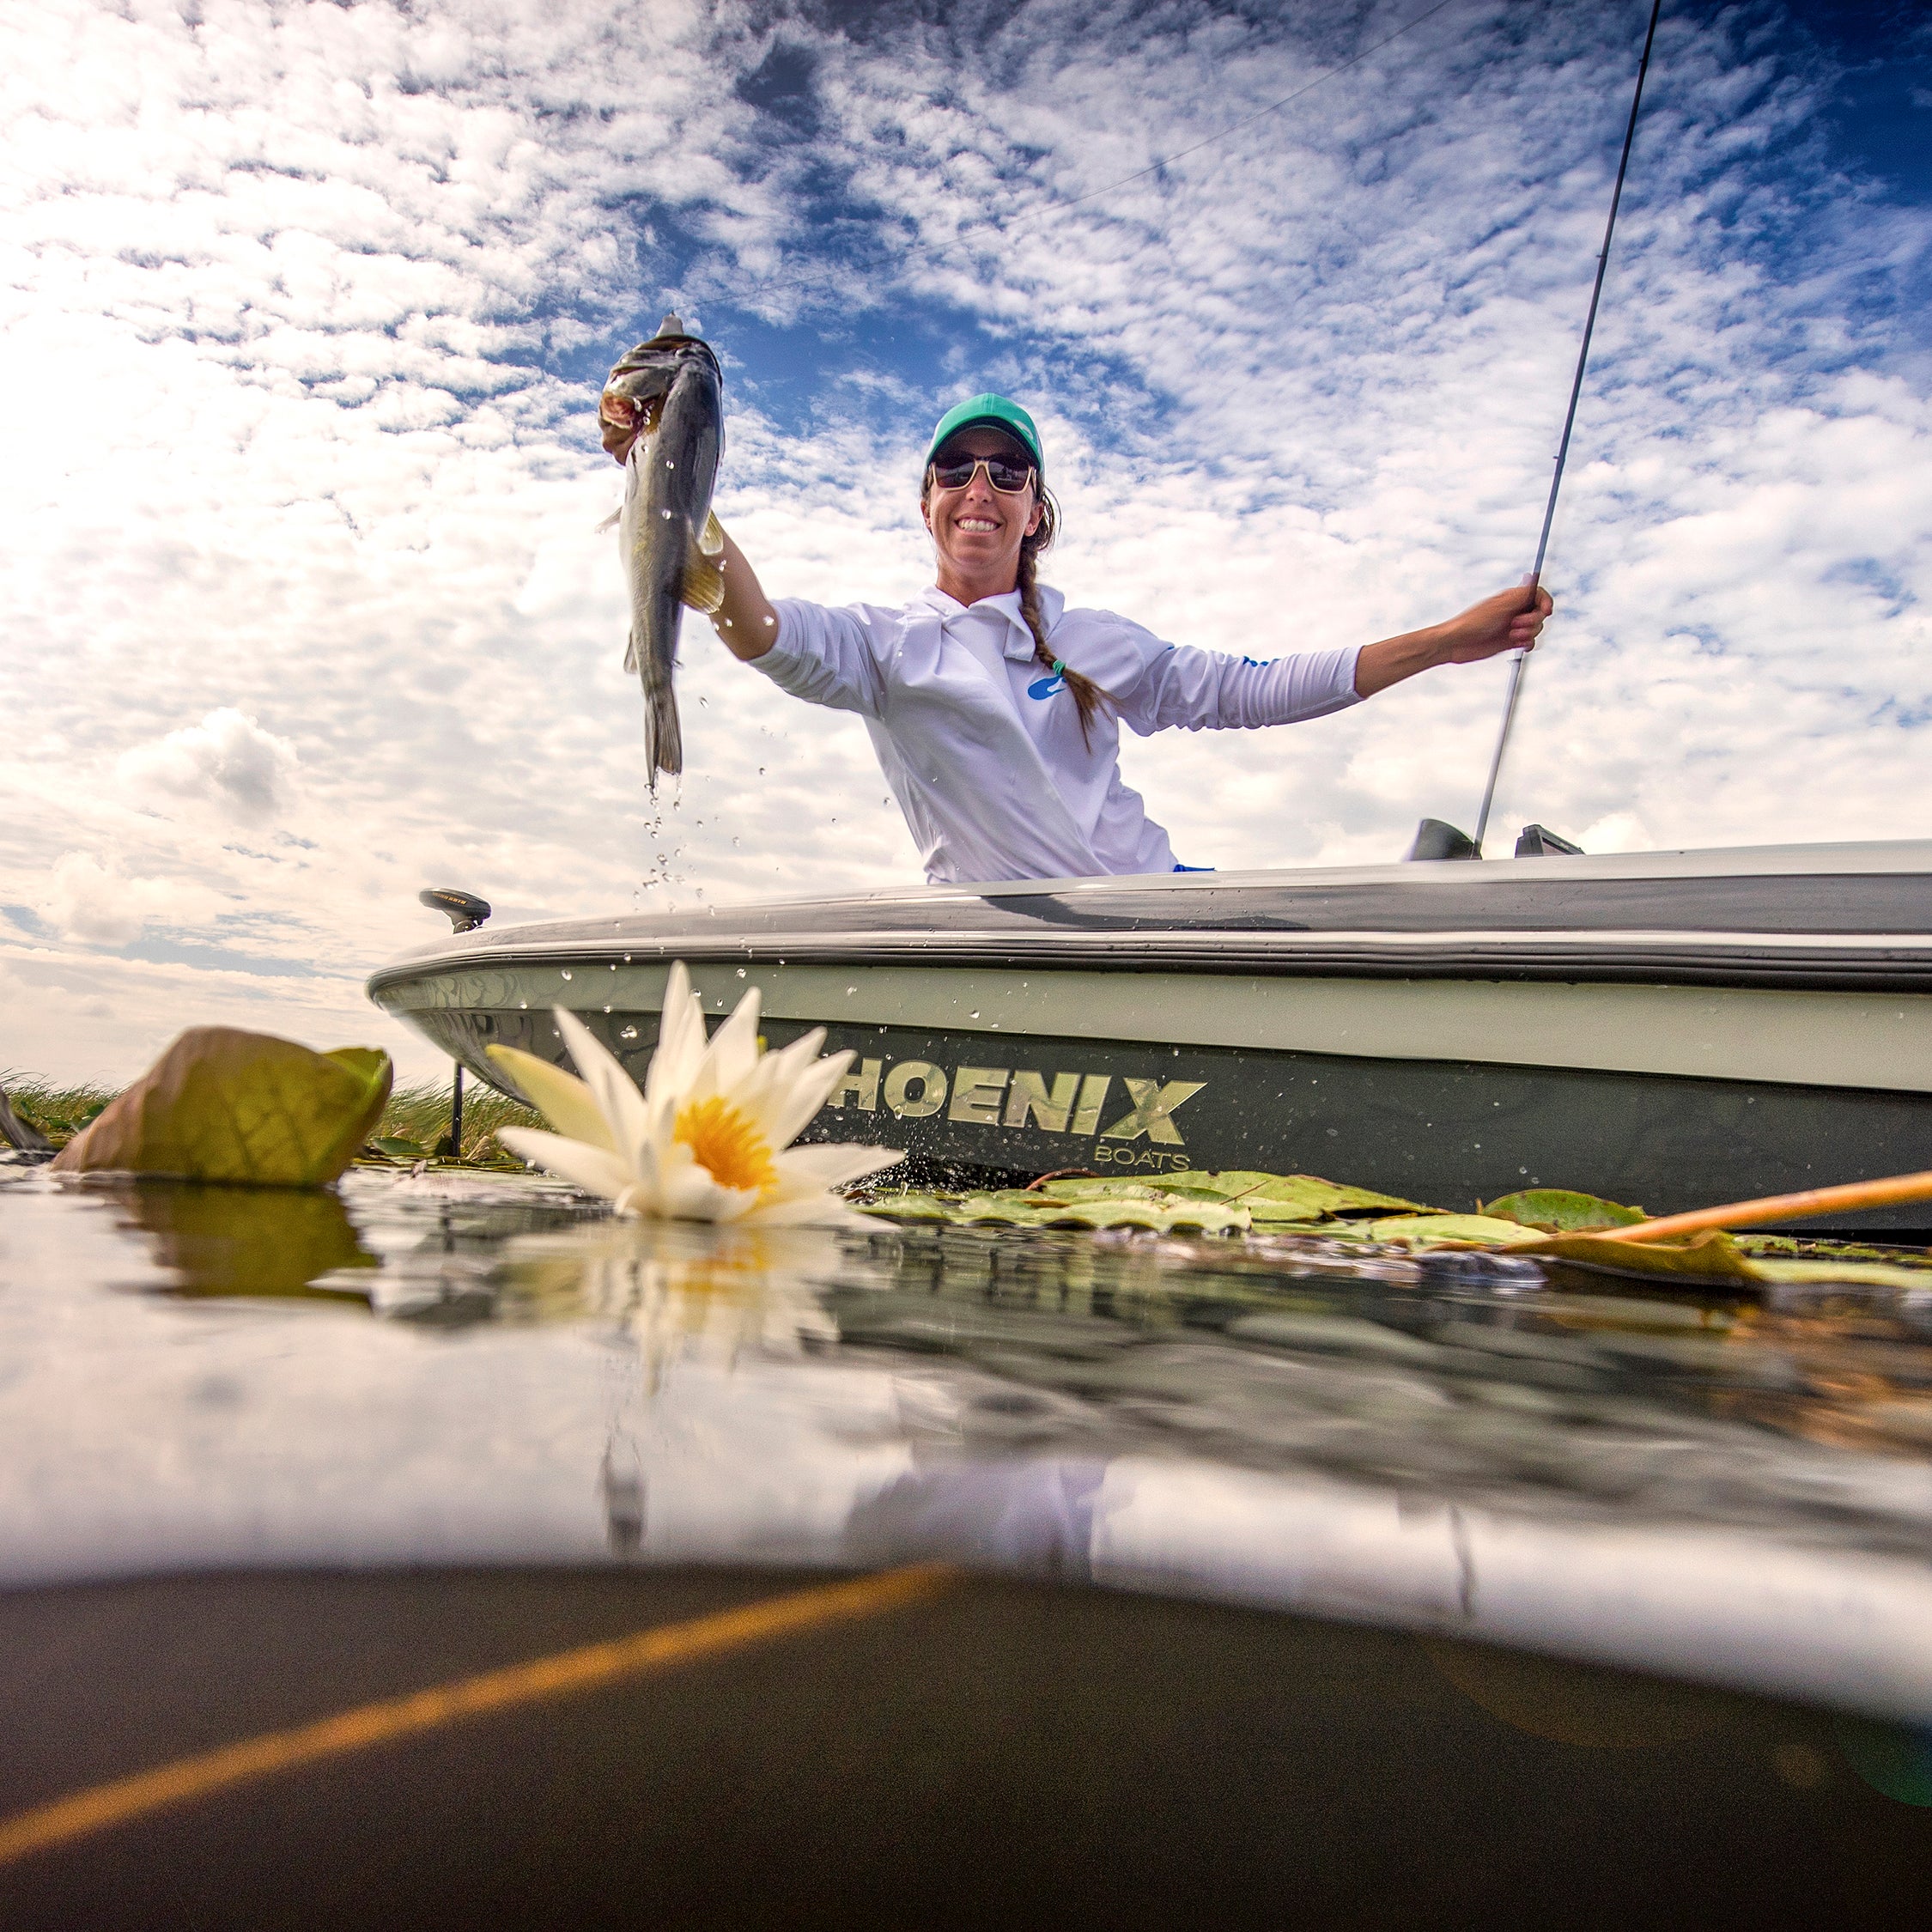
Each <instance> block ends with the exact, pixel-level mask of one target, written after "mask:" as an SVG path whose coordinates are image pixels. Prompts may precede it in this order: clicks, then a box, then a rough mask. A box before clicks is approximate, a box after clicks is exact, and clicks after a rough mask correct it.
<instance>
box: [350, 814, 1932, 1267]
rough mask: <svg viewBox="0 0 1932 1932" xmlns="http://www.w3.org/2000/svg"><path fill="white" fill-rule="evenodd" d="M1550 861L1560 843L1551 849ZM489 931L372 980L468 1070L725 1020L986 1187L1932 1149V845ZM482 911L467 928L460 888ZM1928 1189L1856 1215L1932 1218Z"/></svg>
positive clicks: (1546, 1174)
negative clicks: (582, 1028)
mask: <svg viewBox="0 0 1932 1932" xmlns="http://www.w3.org/2000/svg"><path fill="white" fill-rule="evenodd" d="M1528 850H1530V851H1531V852H1534V851H1536V850H1537V842H1536V841H1534V840H1533V839H1532V840H1528ZM424 897H425V900H426V901H428V902H435V903H440V904H442V905H443V906H444V907H445V909H447V910H450V911H451V912H452V914H453V917H454V918H456V920H457V923H458V924H459V927H461V926H464V925H465V924H467V925H468V926H469V928H470V929H468V930H459V932H458V933H454V934H453V935H451V936H450V937H448V938H446V939H442V940H440V942H438V943H435V944H432V945H425V946H422V947H420V948H418V949H417V950H416V951H413V952H411V953H409V954H407V955H406V956H404V957H403V958H401V959H399V960H397V961H396V962H394V963H392V964H390V965H387V966H385V967H384V968H382V969H381V970H380V971H379V972H377V973H376V974H375V975H374V976H373V977H372V978H371V980H370V981H369V993H370V995H371V997H372V998H373V999H374V1000H375V1002H376V1004H377V1005H380V1006H381V1007H382V1008H383V1009H384V1010H385V1011H386V1012H391V1013H392V1014H394V1015H396V1016H397V1017H398V1018H402V1019H404V1020H406V1021H408V1022H409V1023H410V1024H411V1025H413V1026H414V1027H416V1029H417V1030H418V1031H420V1032H421V1033H422V1035H423V1036H425V1037H426V1038H428V1040H429V1041H431V1042H433V1043H434V1045H435V1046H437V1047H438V1048H440V1049H442V1050H443V1051H444V1052H446V1053H447V1054H451V1055H453V1057H454V1058H455V1059H456V1060H458V1061H459V1062H460V1063H461V1064H462V1065H463V1066H466V1067H468V1068H469V1069H470V1070H471V1072H474V1073H476V1074H477V1076H479V1077H480V1078H483V1079H484V1080H486V1081H489V1082H490V1083H491V1084H501V1081H500V1078H499V1077H498V1076H497V1075H496V1073H495V1071H494V1069H493V1068H492V1066H491V1065H490V1063H489V1060H488V1059H487V1058H486V1057H485V1054H484V1049H485V1048H487V1047H489V1046H490V1045H491V1044H493V1043H497V1042H501V1043H502V1044H505V1045H509V1046H516V1047H521V1048H525V1049H526V1051H529V1052H532V1053H535V1054H540V1055H543V1056H544V1057H546V1058H549V1059H550V1060H556V1061H558V1062H559V1063H560V1064H562V1063H566V1062H565V1055H564V1053H563V1048H562V1040H561V1038H560V1037H559V1036H558V1033H557V1030H556V1024H555V1022H554V1020H553V1018H552V1016H551V1009H552V1008H554V1007H556V1006H559V1005H561V1006H565V1007H568V1009H569V1010H570V1011H571V1012H574V1013H576V1014H578V1015H579V1016H580V1018H582V1019H583V1020H584V1022H585V1023H586V1024H587V1025H588V1026H589V1027H590V1028H591V1029H592V1030H593V1031H594V1032H595V1033H596V1034H597V1035H598V1037H599V1038H601V1039H602V1040H604V1041H605V1042H606V1043H607V1044H608V1045H609V1046H610V1048H611V1050H612V1051H613V1052H614V1053H615V1054H617V1056H618V1057H619V1058H620V1059H621V1060H623V1062H624V1063H625V1065H626V1066H629V1068H630V1069H631V1070H632V1071H633V1072H635V1073H637V1074H639V1075H641V1073H642V1072H643V1070H644V1066H645V1065H646V1063H647V1060H648V1058H649V1056H650V1053H651V1049H652V1047H653V1043H654V1041H655V1038H656V1034H657V1026H658V1018H659V1009H660V1007H661V1005H662V1001H663V996H664V987H665V977H666V975H667V972H668V970H669V968H670V965H671V962H672V961H673V960H678V959H682V960H683V961H684V963H686V965H687V966H688V967H689V968H690V972H691V975H692V981H693V983H694V985H695V986H696V987H697V988H698V990H699V992H700V993H702V997H703V999H704V1002H705V1005H706V1006H707V1008H708V1009H714V1010H715V1011H716V1012H719V1013H720V1014H722V1013H724V1012H728V1011H729V1010H730V1009H731V1008H732V1006H734V1005H736V1004H737V1002H738V999H739V998H740V997H741V996H742V995H743V994H744V993H745V992H746V991H747V990H748V989H749V988H750V987H757V988H758V989H759V991H760V993H761V994H762V999H763V1012H764V1014H765V1018H766V1022H767V1024H766V1028H765V1036H766V1039H767V1041H768V1042H769V1044H771V1045H781V1044H783V1043H784V1042H787V1041H788V1040H791V1039H793V1038H795V1037H796V1036H798V1035H799V1033H800V1032H802V1031H804V1030H806V1029H808V1028H810V1027H814V1026H823V1028H824V1029H825V1030H826V1036H827V1039H826V1045H827V1049H828V1050H836V1049H838V1048H851V1049H852V1051H853V1053H854V1055H855V1058H854V1062H853V1065H852V1067H851V1070H850V1072H849V1073H848V1076H847V1078H846V1080H845V1082H844V1084H843V1085H842V1086H841V1088H840V1089H839V1091H837V1092H835V1094H834V1095H833V1096H832V1097H831V1099H830V1101H829V1103H828V1104H827V1106H826V1108H825V1109H823V1112H822V1113H821V1114H820V1115H819V1116H818V1117H817V1120H816V1121H814V1122H813V1124H812V1125H811V1127H809V1128H808V1129H807V1130H806V1132H805V1135H804V1136H803V1138H804V1139H808V1140H811V1139H819V1140H860V1141H869V1142H876V1143H880V1144H884V1145H891V1146H897V1147H903V1148H904V1149H905V1150H906V1151H908V1154H909V1155H914V1156H923V1157H926V1160H925V1161H924V1162H921V1163H918V1164H919V1167H920V1169H921V1170H924V1171H925V1172H927V1173H928V1174H929V1173H930V1172H931V1171H932V1165H931V1163H944V1164H945V1165H947V1166H954V1165H957V1166H961V1167H963V1168H966V1169H969V1170H975V1178H979V1179H984V1178H986V1177H987V1176H988V1175H989V1174H990V1173H992V1172H994V1171H997V1172H998V1173H999V1174H1002V1175H1005V1176H1018V1175H1038V1174H1042V1173H1046V1172H1049V1171H1055V1170H1091V1171H1093V1172H1095V1173H1098V1174H1113V1175H1121V1176H1148V1175H1151V1174H1154V1173H1171V1172H1174V1171H1176V1170H1182V1169H1187V1168H1203V1169H1225V1168H1243V1169H1261V1170H1268V1171H1272V1172H1275V1173H1290V1172H1303V1173H1314V1174H1321V1175H1326V1176H1331V1177H1334V1178H1336V1179H1339V1180H1346V1181H1348V1182H1355V1183H1358V1184H1361V1185H1364V1186H1369V1187H1373V1188H1379V1189H1382V1190H1385V1191H1387V1192H1388V1193H1391V1194H1399V1195H1402V1196H1404V1197H1406V1198H1409V1199H1413V1200H1419V1201H1424V1202H1427V1203H1430V1204H1431V1205H1434V1206H1442V1207H1446V1208H1458V1209H1460V1208H1464V1207H1467V1206H1470V1205H1471V1204H1472V1203H1473V1202H1475V1201H1477V1200H1483V1199H1493V1198H1494V1197H1496V1196H1498V1195H1500V1194H1507V1193H1510V1192H1511V1191H1513V1190H1515V1189H1517V1188H1524V1187H1528V1186H1536V1185H1541V1186H1567V1187H1576V1188H1587V1189H1589V1191H1590V1192H1592V1193H1595V1194H1603V1195H1607V1196H1610V1197H1612V1198H1614V1199H1616V1200H1621V1201H1625V1202H1627V1203H1630V1204H1632V1205H1637V1206H1643V1207H1644V1208H1646V1209H1648V1210H1649V1211H1650V1212H1653V1213H1668V1212H1675V1211H1677V1210H1680V1209H1683V1208H1689V1207H1693V1206H1700V1205H1706V1204H1709V1203H1711V1202H1716V1201H1722V1200H1741V1199H1744V1198H1747V1197H1751V1196H1756V1195H1762V1194H1779V1193H1783V1192H1787V1191H1791V1190H1795V1189H1797V1188H1805V1187H1810V1186H1816V1185H1820V1184H1823V1183H1826V1182H1841V1181H1856V1180H1861V1179H1865V1178H1870V1177H1876V1176H1883V1175H1887V1174H1896V1173H1899V1172H1902V1171H1905V1170H1911V1169H1917V1168H1923V1167H1926V1166H1932V841H1896V842H1885V843H1867V844H1846V845H1802V846H1761V847H1748V848H1738V849H1734V850H1725V851H1702V852H1700V851H1685V852H1662V853H1643V854H1617V855H1614V856H1584V855H1582V854H1574V855H1568V854H1562V853H1560V852H1559V853H1558V854H1555V855H1553V856H1528V857H1517V858H1515V859H1507V860H1486V861H1483V862H1480V863H1475V864H1471V863H1467V862H1461V861H1450V860H1433V861H1431V860H1423V861H1419V862H1417V861H1408V862H1404V863H1401V864H1399V865H1378V866H1329V867H1317V868H1297V869H1292V870H1280V871H1265V872H1217V873H1213V874H1211V875H1203V874H1198V873H1197V874H1180V875H1175V876H1163V877H1158V878H1081V879H1062V880H1039V879H1030V880H1023V881H1018V882H1016V883H1012V884H990V885H975V886H924V887H920V888H918V889H916V890H896V891H879V892H865V893H857V894H851V895H847V896H839V897H823V898H800V899H788V900H782V901H769V902H762V903H757V904H750V905H743V906H738V907H735V908H727V907H720V908H717V909H716V910H715V911H708V912H705V913H702V914H699V915H696V916H692V915H690V914H633V915H628V916H623V917H617V918H605V919H584V920H562V921H555V922H549V923H544V924H532V925H525V926H512V927H500V928H489V929H484V928H483V927H482V926H481V925H480V923H477V920H475V918H474V913H475V911H476V909H477V908H480V909H481V912H482V914H483V916H487V914H488V908H487V907H483V906H482V902H471V901H467V900H466V899H465V897H464V896H462V895H459V894H447V893H446V894H441V895H434V894H425V895H424ZM464 906H468V907H469V908H471V916H470V917H469V918H468V919H467V920H466V919H465V917H464V916H463V915H462V910H461V908H463V907H464ZM1925 1220H1926V1211H1925V1209H1924V1208H1923V1206H1921V1207H1911V1206H1907V1207H1901V1208H1896V1209H1891V1210H1880V1211H1874V1212H1870V1213H1868V1214H1865V1215H1862V1216H1860V1217H1856V1218H1852V1219H1849V1220H1848V1219H1844V1218H1841V1219H1840V1220H1838V1222H1836V1223H1835V1224H1834V1225H1836V1226H1838V1227H1862V1228H1866V1229H1869V1230H1873V1231H1874V1232H1877V1231H1880V1230H1883V1231H1886V1232H1888V1233H1891V1234H1892V1235H1893V1237H1894V1238H1897V1237H1899V1236H1901V1235H1903V1234H1905V1233H1906V1232H1908V1231H1910V1232H1913V1233H1922V1232H1923V1227H1924V1223H1925Z"/></svg>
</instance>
